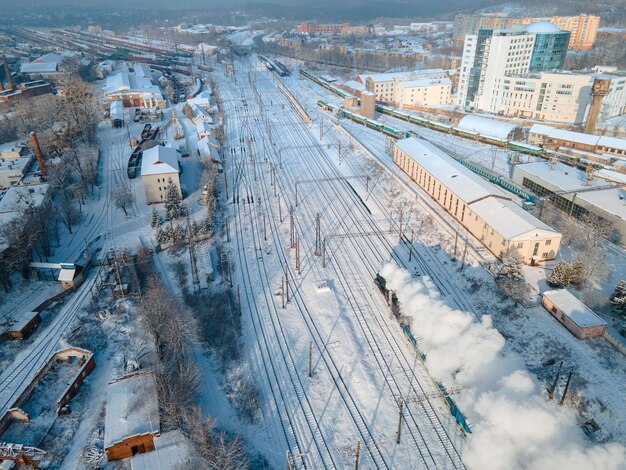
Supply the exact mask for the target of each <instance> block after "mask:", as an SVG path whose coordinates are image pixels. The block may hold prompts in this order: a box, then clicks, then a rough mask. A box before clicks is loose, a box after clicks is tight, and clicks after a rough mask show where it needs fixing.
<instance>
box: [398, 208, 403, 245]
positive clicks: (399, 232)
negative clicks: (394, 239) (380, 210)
mask: <svg viewBox="0 0 626 470" xmlns="http://www.w3.org/2000/svg"><path fill="white" fill-rule="evenodd" d="M403 215H404V211H403V210H402V208H400V225H399V226H398V243H399V244H400V243H402V217H403Z"/></svg>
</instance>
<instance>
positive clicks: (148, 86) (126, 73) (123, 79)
mask: <svg viewBox="0 0 626 470" xmlns="http://www.w3.org/2000/svg"><path fill="white" fill-rule="evenodd" d="M123 92H137V93H148V94H154V95H159V96H162V95H161V90H160V89H159V87H158V86H157V85H155V84H153V83H152V80H150V77H149V75H148V74H146V72H145V71H144V69H143V68H142V67H140V66H135V68H134V69H132V71H131V69H129V68H126V69H124V70H121V71H120V72H117V73H115V74H112V75H109V76H108V77H107V79H106V85H105V86H104V93H105V94H106V95H110V94H114V93H123Z"/></svg>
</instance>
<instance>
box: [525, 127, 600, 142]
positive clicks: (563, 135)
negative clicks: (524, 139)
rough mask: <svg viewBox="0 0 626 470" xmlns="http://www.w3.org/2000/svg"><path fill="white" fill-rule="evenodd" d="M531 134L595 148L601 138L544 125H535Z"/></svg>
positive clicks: (531, 129)
mask: <svg viewBox="0 0 626 470" xmlns="http://www.w3.org/2000/svg"><path fill="white" fill-rule="evenodd" d="M529 132H530V133H531V134H539V135H544V136H546V137H550V138H552V139H559V140H566V141H568V142H577V143H579V144H584V145H593V146H595V145H597V143H598V139H599V136H597V135H592V134H584V133H582V132H574V131H567V130H565V129H557V128H556V127H550V126H546V125H544V124H534V125H533V126H531V128H530V131H529Z"/></svg>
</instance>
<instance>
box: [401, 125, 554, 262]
mask: <svg viewBox="0 0 626 470" xmlns="http://www.w3.org/2000/svg"><path fill="white" fill-rule="evenodd" d="M393 161H394V163H395V164H396V165H398V166H399V167H400V168H401V169H402V171H404V172H405V173H406V174H407V175H408V176H409V177H410V178H411V179H412V180H413V181H414V182H415V183H417V185H418V186H419V187H420V188H422V189H423V190H424V191H426V192H427V193H428V194H429V195H430V196H431V197H432V198H433V199H434V200H435V201H436V202H437V203H438V204H439V205H440V206H441V207H442V208H443V209H445V211H446V212H448V213H449V214H450V215H451V216H452V217H454V218H455V219H456V220H457V221H458V222H459V223H460V224H461V225H462V226H463V227H465V228H466V229H467V230H468V231H469V232H470V233H471V234H472V235H473V236H474V237H476V238H477V239H478V240H480V241H481V242H482V243H483V245H485V247H486V248H487V249H488V250H489V251H490V252H491V253H493V254H494V255H495V256H496V257H497V258H502V257H503V256H504V255H506V254H507V253H509V252H511V251H517V252H518V253H519V254H520V255H521V256H522V257H523V258H524V263H526V264H536V263H539V262H541V261H545V260H550V259H554V258H555V257H556V255H557V253H558V251H559V246H560V244H561V234H560V233H559V232H557V231H556V230H554V229H553V228H552V227H550V226H548V225H546V224H545V223H543V222H542V221H541V220H539V219H537V218H536V217H535V216H533V215H532V214H530V213H529V212H527V211H525V210H524V209H522V208H521V207H520V206H519V205H518V204H516V203H515V202H513V201H512V200H511V198H510V197H509V196H508V195H507V194H506V193H505V192H503V191H501V190H500V189H498V188H496V187H495V186H493V185H492V184H490V183H488V182H487V181H485V180H483V179H482V178H481V177H480V176H478V175H476V174H475V173H473V172H472V171H471V170H469V169H467V168H465V167H464V166H463V165H461V164H460V163H459V162H457V161H456V160H454V159H453V158H452V157H450V156H449V155H447V154H446V153H444V152H442V151H441V150H439V149H438V148H437V147H435V146H434V145H433V144H431V143H430V142H427V141H425V140H421V139H416V138H414V137H413V138H410V139H404V140H400V141H398V142H396V143H395V146H394V151H393Z"/></svg>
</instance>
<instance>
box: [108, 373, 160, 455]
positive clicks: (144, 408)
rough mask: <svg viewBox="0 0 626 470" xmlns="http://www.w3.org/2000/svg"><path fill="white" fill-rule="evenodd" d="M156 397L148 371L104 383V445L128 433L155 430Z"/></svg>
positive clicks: (153, 432) (155, 389)
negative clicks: (107, 384)
mask: <svg viewBox="0 0 626 470" xmlns="http://www.w3.org/2000/svg"><path fill="white" fill-rule="evenodd" d="M160 429H161V422H160V420H159V399H158V395H157V387H156V381H155V379H154V375H153V374H151V373H139V374H135V375H130V376H127V377H122V378H121V379H119V380H117V381H115V382H112V383H110V384H109V386H108V387H107V406H106V418H105V423H104V448H105V449H107V448H109V447H111V446H112V445H114V444H116V443H119V442H121V441H123V440H124V439H127V438H129V437H131V436H137V435H142V434H158V433H159V432H160Z"/></svg>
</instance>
